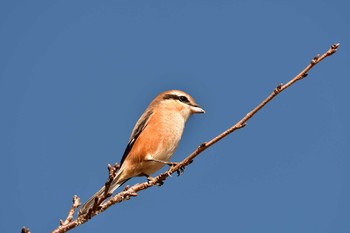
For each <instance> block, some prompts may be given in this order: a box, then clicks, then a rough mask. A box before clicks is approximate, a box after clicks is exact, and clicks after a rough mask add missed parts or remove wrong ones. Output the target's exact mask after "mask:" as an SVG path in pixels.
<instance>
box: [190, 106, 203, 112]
mask: <svg viewBox="0 0 350 233" xmlns="http://www.w3.org/2000/svg"><path fill="white" fill-rule="evenodd" d="M191 112H192V113H205V111H204V109H203V108H201V107H199V106H198V105H192V106H191Z"/></svg>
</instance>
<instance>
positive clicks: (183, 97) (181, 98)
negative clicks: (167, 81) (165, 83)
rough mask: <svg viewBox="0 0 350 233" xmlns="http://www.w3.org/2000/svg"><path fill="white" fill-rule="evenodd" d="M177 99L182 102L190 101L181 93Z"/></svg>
mask: <svg viewBox="0 0 350 233" xmlns="http://www.w3.org/2000/svg"><path fill="white" fill-rule="evenodd" d="M179 100H180V101H181V102H184V103H188V102H190V101H188V99H187V97H186V96H183V95H182V96H180V97H179Z"/></svg>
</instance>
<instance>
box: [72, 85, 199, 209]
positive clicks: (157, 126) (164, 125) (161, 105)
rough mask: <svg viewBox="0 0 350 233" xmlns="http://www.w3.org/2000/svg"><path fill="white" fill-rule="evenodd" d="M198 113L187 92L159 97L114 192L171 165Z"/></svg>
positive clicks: (135, 135)
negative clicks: (188, 121) (189, 120)
mask: <svg viewBox="0 0 350 233" xmlns="http://www.w3.org/2000/svg"><path fill="white" fill-rule="evenodd" d="M194 113H204V110H203V109H202V108H200V107H199V106H198V105H197V104H196V102H195V101H194V99H193V98H192V97H191V96H190V95H188V94H186V93H185V92H182V91H178V90H170V91H166V92H163V93H161V94H159V95H158V96H157V97H156V98H155V99H154V100H153V101H152V102H151V103H150V105H149V106H148V107H147V109H146V110H145V112H144V113H143V114H142V115H141V117H140V119H139V120H138V121H137V123H136V125H135V127H134V129H133V131H132V133H131V137H130V140H129V143H128V145H127V147H126V149H125V152H124V155H123V157H122V159H121V163H120V165H121V167H120V169H119V171H118V172H117V174H116V177H115V178H114V180H113V182H112V184H111V187H110V192H113V191H114V190H116V189H117V188H118V187H119V186H120V185H122V184H123V183H124V182H126V181H127V180H129V179H130V178H132V177H136V176H147V177H150V175H152V174H153V173H155V172H156V171H158V170H159V169H161V168H162V167H163V166H164V165H165V164H170V163H169V160H170V158H171V156H172V155H173V153H174V152H175V149H176V147H177V146H178V143H179V141H180V139H181V136H182V132H183V129H184V127H185V123H186V121H187V119H188V118H189V116H190V115H192V114H194ZM103 193H104V187H102V188H101V189H100V190H99V191H98V192H97V193H96V194H95V195H93V196H92V197H91V198H90V199H89V200H88V201H87V202H86V203H85V204H84V205H83V206H82V207H81V208H80V210H79V214H80V215H81V214H83V213H86V212H87V211H88V210H89V208H91V207H92V205H93V203H94V199H95V197H96V196H101V195H103Z"/></svg>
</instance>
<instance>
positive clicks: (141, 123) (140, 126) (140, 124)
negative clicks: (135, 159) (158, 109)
mask: <svg viewBox="0 0 350 233" xmlns="http://www.w3.org/2000/svg"><path fill="white" fill-rule="evenodd" d="M152 113H153V111H152V110H149V111H147V112H145V113H144V114H143V115H142V116H141V117H140V119H139V120H138V121H137V123H136V125H135V128H134V130H133V131H132V133H131V137H130V140H129V142H128V145H127V146H126V148H125V151H124V154H123V157H122V159H121V161H120V166H121V165H122V164H123V162H124V160H125V159H126V157H127V156H128V154H129V152H130V150H131V148H132V147H133V146H134V144H135V142H136V140H137V138H138V137H139V136H140V134H141V133H142V131H143V130H144V129H145V128H146V126H147V123H148V121H149V118H150V116H151V115H152Z"/></svg>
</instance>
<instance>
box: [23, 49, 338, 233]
mask: <svg viewBox="0 0 350 233" xmlns="http://www.w3.org/2000/svg"><path fill="white" fill-rule="evenodd" d="M338 47H339V44H334V45H332V46H331V47H330V49H329V50H328V51H327V52H325V53H324V54H323V55H317V56H315V57H314V58H313V59H312V60H311V62H310V64H309V65H308V66H306V67H305V68H304V70H302V71H301V72H300V73H299V74H298V75H297V76H295V77H294V78H293V79H291V80H290V81H289V82H287V83H286V84H284V85H283V84H279V85H278V86H277V87H276V88H275V89H274V90H273V91H272V93H271V94H270V95H269V96H268V97H266V99H264V100H263V101H262V102H261V103H260V104H259V105H258V106H256V107H255V108H254V109H253V110H251V111H250V112H249V113H248V114H247V115H245V116H244V117H243V118H242V119H241V120H240V121H238V122H237V123H236V124H235V125H233V126H232V127H231V128H229V129H227V130H226V131H224V132H222V133H221V134H219V135H218V136H216V137H215V138H213V139H211V140H210V141H208V142H203V143H202V144H200V145H199V146H198V147H197V149H196V150H195V151H193V152H192V153H191V154H190V155H189V156H187V157H186V158H185V159H184V160H182V161H181V162H180V163H178V164H176V165H174V166H172V167H170V168H169V170H168V171H166V172H164V173H162V174H160V175H158V176H157V177H154V178H153V179H151V180H149V181H148V182H144V183H140V184H135V185H133V186H132V187H130V188H129V187H128V186H127V187H126V188H125V189H124V190H123V191H122V192H120V193H118V194H116V195H115V196H112V197H110V198H109V199H108V200H106V199H107V198H108V197H109V196H110V194H109V193H108V190H109V185H110V182H111V178H112V175H113V174H114V173H115V171H114V172H113V171H112V172H111V169H110V167H111V166H110V165H109V167H108V168H109V172H110V176H109V180H108V181H107V182H106V184H105V187H106V191H105V195H104V197H103V198H101V200H99V199H98V198H97V200H95V205H94V207H92V208H91V209H90V210H89V212H88V213H86V214H83V215H80V216H78V217H77V218H76V219H75V220H73V221H71V219H70V220H68V217H69V216H70V215H68V217H67V220H66V221H65V222H63V224H62V225H61V226H59V227H58V228H57V229H55V230H53V231H52V232H53V233H61V232H66V231H68V230H70V229H73V228H75V227H77V226H79V225H80V224H83V223H85V222H87V221H88V220H89V219H90V218H92V217H93V216H95V215H97V214H99V213H102V212H104V211H105V210H107V209H108V208H109V207H111V206H112V205H114V204H116V203H119V202H122V201H126V200H129V199H130V198H131V197H134V196H137V195H138V192H139V191H141V190H144V189H147V188H149V187H152V186H155V185H158V184H161V183H163V182H164V181H165V180H166V178H167V177H169V176H170V175H171V174H173V173H174V172H181V171H182V170H183V169H184V168H185V167H186V166H187V165H189V164H190V163H191V162H192V161H193V159H194V158H196V157H197V156H198V155H199V154H200V153H202V152H203V151H204V150H206V149H207V148H209V147H210V146H212V145H214V144H215V143H217V142H218V141H220V140H221V139H223V138H224V137H226V136H227V135H229V134H231V133H232V132H234V131H236V130H238V129H241V128H243V127H244V126H245V125H246V123H247V121H248V120H249V119H250V118H252V117H253V116H254V115H255V114H256V113H257V112H258V111H259V110H260V109H262V108H263V107H264V106H265V105H266V104H267V103H269V102H270V101H271V100H272V99H274V98H275V97H276V96H277V95H278V94H279V93H281V92H282V91H284V90H285V89H287V88H288V87H290V86H291V85H293V84H294V83H295V82H297V81H299V80H302V79H303V78H305V77H306V76H307V74H308V72H309V70H311V69H312V68H313V67H314V66H315V65H317V64H318V63H319V62H321V61H322V60H323V59H324V58H326V57H328V56H330V55H332V54H334V53H335V52H336V51H337V48H338ZM111 173H113V174H112V175H111ZM72 208H73V207H72ZM74 210H75V209H74ZM74 210H73V213H74ZM69 213H71V211H70V212H69ZM22 232H23V229H22Z"/></svg>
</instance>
